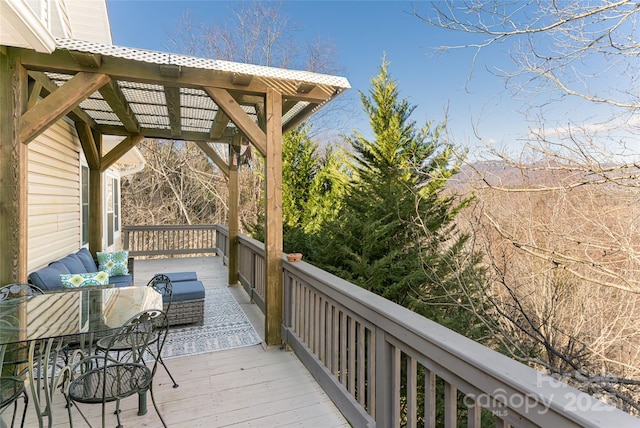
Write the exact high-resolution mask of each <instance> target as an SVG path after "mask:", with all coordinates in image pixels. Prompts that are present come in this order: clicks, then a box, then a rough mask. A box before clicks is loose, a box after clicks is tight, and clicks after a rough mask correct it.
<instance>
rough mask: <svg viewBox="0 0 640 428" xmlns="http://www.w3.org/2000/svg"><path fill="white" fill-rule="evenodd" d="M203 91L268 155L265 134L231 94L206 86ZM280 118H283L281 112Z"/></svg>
mask: <svg viewBox="0 0 640 428" xmlns="http://www.w3.org/2000/svg"><path fill="white" fill-rule="evenodd" d="M203 89H204V91H205V92H206V93H207V94H209V96H210V97H211V99H213V101H214V102H215V103H216V104H217V105H218V107H219V108H221V109H222V110H223V111H224V112H225V114H226V115H227V116H229V118H231V120H232V121H233V123H235V124H236V126H237V127H238V128H239V129H240V130H241V131H242V132H243V133H244V135H245V136H246V137H247V138H248V139H249V140H250V141H251V142H252V143H253V145H254V146H255V147H256V149H258V151H259V152H260V153H261V154H262V155H263V156H264V155H265V154H266V153H267V138H266V135H265V133H264V132H263V131H262V129H260V128H259V127H258V125H256V124H255V123H254V122H253V120H251V118H250V117H249V115H248V114H247V113H245V111H244V110H243V109H242V107H241V106H240V104H238V102H237V101H236V100H235V99H234V98H233V97H232V96H231V94H229V92H227V91H225V90H224V89H222V88H213V87H209V86H205V87H204V88H203ZM278 116H282V115H281V114H280V112H278Z"/></svg>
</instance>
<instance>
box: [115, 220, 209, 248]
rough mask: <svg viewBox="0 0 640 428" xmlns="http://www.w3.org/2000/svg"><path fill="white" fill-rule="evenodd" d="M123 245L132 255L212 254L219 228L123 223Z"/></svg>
mask: <svg viewBox="0 0 640 428" xmlns="http://www.w3.org/2000/svg"><path fill="white" fill-rule="evenodd" d="M122 233H123V248H124V249H127V250H129V255H131V256H155V255H176V254H210V253H215V252H216V228H215V226H214V225H209V224H196V225H153V226H149V225H144V226H123V227H122Z"/></svg>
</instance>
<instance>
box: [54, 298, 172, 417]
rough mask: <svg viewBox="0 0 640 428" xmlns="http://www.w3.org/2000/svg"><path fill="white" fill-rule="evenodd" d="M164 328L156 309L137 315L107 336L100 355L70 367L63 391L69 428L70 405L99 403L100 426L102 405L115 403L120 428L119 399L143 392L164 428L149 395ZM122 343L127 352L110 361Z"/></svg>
mask: <svg viewBox="0 0 640 428" xmlns="http://www.w3.org/2000/svg"><path fill="white" fill-rule="evenodd" d="M167 325H168V324H167V316H166V314H165V313H164V312H163V311H161V310H159V309H158V310H155V309H152V310H148V311H143V312H140V313H139V314H138V315H136V316H134V317H133V318H131V319H130V320H129V321H127V322H126V323H125V324H124V325H123V326H122V327H121V328H120V329H118V331H117V332H116V333H115V334H113V335H112V336H109V338H108V340H107V343H106V345H107V346H106V349H105V352H104V354H101V355H92V356H89V357H86V358H83V359H81V360H80V361H78V362H77V363H76V364H74V365H73V367H72V368H71V381H70V383H69V385H68V387H67V388H65V397H66V399H67V410H68V414H69V425H70V426H71V427H72V426H73V420H72V403H85V404H102V427H104V426H105V422H106V417H105V414H106V404H107V403H110V402H115V403H116V410H115V414H116V417H117V421H118V427H122V424H121V423H120V400H122V399H124V398H127V397H130V396H132V395H135V394H140V393H146V391H149V392H150V393H151V400H152V402H153V406H154V408H155V410H156V413H157V414H158V417H159V418H160V421H161V422H162V425H163V426H164V427H166V426H167V425H166V423H165V422H164V419H163V417H162V415H161V414H160V410H159V409H158V406H157V404H156V400H155V397H154V395H153V377H154V375H155V373H156V370H157V367H158V362H159V361H160V360H159V358H158V356H159V355H160V353H161V352H162V347H163V346H164V342H165V339H166V337H167ZM105 339H106V338H105ZM124 343H126V344H128V348H129V352H125V353H119V357H118V358H114V357H113V355H115V354H118V353H117V352H116V351H117V350H118V349H119V348H120V347H121V346H122V344H124ZM145 356H147V358H145ZM148 356H152V357H153V364H152V365H151V368H149V367H148V366H147V364H146V363H145V360H146V359H148ZM73 407H76V408H77V410H78V412H79V413H80V415H81V416H82V418H83V419H84V421H85V422H86V423H87V424H88V425H89V426H91V424H90V423H89V421H88V419H87V418H86V416H85V415H84V414H83V413H82V411H81V410H80V408H79V406H73ZM145 410H146V404H145Z"/></svg>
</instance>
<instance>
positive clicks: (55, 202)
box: [27, 120, 81, 272]
mask: <svg viewBox="0 0 640 428" xmlns="http://www.w3.org/2000/svg"><path fill="white" fill-rule="evenodd" d="M80 150H81V148H80V142H79V140H78V137H77V134H76V132H75V129H74V127H73V126H72V125H71V124H70V123H68V122H67V121H65V120H60V121H58V122H57V123H56V124H55V125H53V126H52V127H50V128H49V129H48V130H47V131H45V132H44V133H43V134H42V135H40V136H39V137H38V138H37V139H36V140H35V141H33V142H31V143H29V154H28V158H29V176H28V181H29V185H28V186H29V187H28V193H27V195H28V196H27V197H28V211H29V220H28V221H29V223H28V236H29V240H28V246H29V247H28V248H29V257H28V260H29V261H28V271H29V272H31V271H33V270H35V269H39V268H40V267H43V266H46V265H48V264H49V263H50V262H51V261H53V260H55V259H58V258H61V257H64V256H65V255H67V254H69V253H71V252H73V251H77V250H78V248H79V247H80V174H79V171H80V155H79V152H80Z"/></svg>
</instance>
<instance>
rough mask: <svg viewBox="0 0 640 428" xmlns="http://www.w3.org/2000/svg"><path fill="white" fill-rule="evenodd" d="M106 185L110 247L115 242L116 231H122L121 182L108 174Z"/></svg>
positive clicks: (108, 243) (108, 240)
mask: <svg viewBox="0 0 640 428" xmlns="http://www.w3.org/2000/svg"><path fill="white" fill-rule="evenodd" d="M106 185H107V189H106V195H105V196H106V203H105V205H106V209H107V218H106V221H107V246H109V247H110V246H112V245H113V243H114V242H115V235H116V232H119V231H120V191H119V190H120V182H119V180H118V179H117V178H115V177H109V176H107V178H106Z"/></svg>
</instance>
